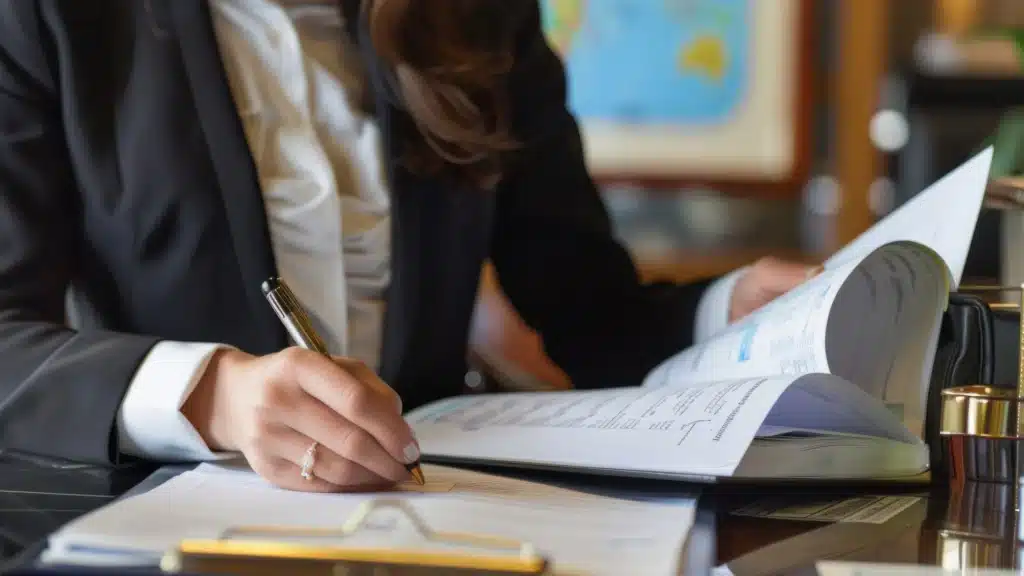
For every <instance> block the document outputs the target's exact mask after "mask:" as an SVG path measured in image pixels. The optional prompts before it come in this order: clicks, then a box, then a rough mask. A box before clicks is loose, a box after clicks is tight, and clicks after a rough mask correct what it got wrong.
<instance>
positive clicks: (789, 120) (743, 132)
mask: <svg viewBox="0 0 1024 576" xmlns="http://www.w3.org/2000/svg"><path fill="white" fill-rule="evenodd" d="M572 1H573V0H570V2H572ZM608 1H609V0H589V2H591V7H589V8H587V9H588V10H593V9H594V8H593V5H594V4H597V3H606V2H608ZM613 1H614V0H613ZM619 1H621V0H619ZM638 1H642V0H638ZM734 1H735V2H736V4H738V5H744V7H743V10H744V11H745V17H744V21H743V24H742V26H743V28H744V29H745V31H746V32H748V33H749V37H748V39H747V40H746V41H745V43H744V44H743V45H744V47H745V49H746V54H745V55H744V57H741V58H740V59H739V60H738V63H736V64H733V65H734V66H737V67H739V68H740V70H741V71H740V72H739V74H741V75H744V74H745V78H741V79H740V80H738V82H742V87H741V88H740V89H741V90H742V94H741V95H740V97H737V96H736V95H735V94H734V95H733V98H734V103H733V104H732V105H731V107H729V106H726V107H725V108H723V110H724V109H727V110H728V112H727V113H726V114H725V116H720V117H719V119H717V120H713V121H707V122H704V123H699V124H688V123H679V124H672V123H667V122H664V121H662V120H655V119H653V118H654V117H653V116H651V119H649V120H644V121H640V122H629V123H627V122H622V121H614V120H613V121H599V120H596V119H595V118H593V117H588V116H587V115H586V113H585V110H584V109H583V106H582V105H580V106H576V104H577V103H579V102H580V101H581V100H580V98H585V96H584V97H580V96H579V95H578V94H577V96H576V97H574V90H575V91H582V90H583V89H584V87H590V89H591V90H593V86H594V85H595V84H594V83H593V82H591V83H589V84H587V83H585V82H584V81H583V80H580V77H585V76H587V75H589V80H593V79H594V78H598V77H597V76H594V75H595V74H599V73H600V72H599V71H597V69H598V68H599V66H597V65H596V64H595V62H600V60H599V59H598V58H597V57H596V56H592V57H591V62H586V61H585V63H582V64H580V63H577V60H582V58H579V57H577V56H576V55H575V54H572V53H569V54H567V51H568V50H573V49H578V48H579V47H580V46H582V45H583V44H582V43H583V42H586V41H587V40H586V37H585V36H584V35H586V34H588V31H587V30H588V28H587V23H586V22H585V21H584V22H583V24H582V25H578V28H576V29H575V30H574V32H575V34H577V35H579V36H580V38H579V39H577V40H575V42H578V43H579V44H577V45H576V47H575V48H573V47H568V48H567V47H566V43H567V40H566V37H565V36H564V35H563V36H562V37H558V36H556V35H555V34H554V33H552V32H551V30H552V27H551V26H550V24H551V22H550V18H557V17H558V14H554V15H552V14H551V12H553V9H552V8H551V7H552V6H554V4H555V3H556V2H558V0H549V1H548V3H547V4H548V15H547V16H548V18H549V22H548V24H549V28H548V29H549V37H550V38H551V39H552V43H553V45H554V46H555V47H556V48H559V49H560V52H561V53H562V54H563V61H564V62H565V64H566V74H567V77H568V81H569V102H570V109H572V111H573V112H574V113H575V114H576V116H577V119H578V120H579V123H580V128H581V132H582V135H583V140H584V147H585V150H586V157H587V163H588V166H589V169H590V171H591V174H593V176H594V178H595V179H596V180H597V181H598V182H599V183H600V184H602V185H608V186H615V185H625V186H638V187H642V188H645V189H649V190H650V189H654V190H658V189H662V190H679V189H682V188H694V187H709V188H712V189H715V190H718V191H721V192H726V193H731V194H742V195H753V196H759V197H776V198H778V197H785V198H792V197H796V196H798V195H799V194H800V193H801V189H802V187H803V184H804V182H805V181H806V179H807V177H808V173H809V170H810V164H811V158H812V151H811V145H812V144H811V124H812V118H813V114H814V111H813V108H812V107H813V97H812V92H813V90H812V87H813V78H812V75H813V57H814V50H815V48H814V46H815V45H814V38H813V28H814V26H813V1H812V0H772V1H771V2H763V1H759V0H734ZM711 4H712V5H714V3H711ZM652 5H660V6H664V4H663V3H661V2H657V3H654V2H652ZM576 6H577V7H579V6H583V4H581V3H577V4H576ZM605 6H608V5H607V4H605ZM627 25H628V24H627ZM691 34H693V35H696V32H691ZM741 34H742V32H741ZM734 39H735V37H734ZM724 42H725V41H724V40H722V43H721V44H720V46H718V48H726V49H727V46H726V44H725V43H724ZM704 49H705V52H704V54H705V56H704V58H711V59H712V61H713V59H714V58H715V57H716V54H715V50H711V54H710V56H708V55H707V54H708V52H707V49H708V47H707V46H704ZM716 49H717V48H716ZM682 50H683V48H682V47H681V48H680V51H681V52H680V54H679V55H676V56H675V57H676V58H678V59H679V62H680V63H679V65H680V66H683V65H685V61H684V59H687V58H690V59H691V61H690V63H691V64H693V63H696V64H698V65H699V64H700V59H701V55H700V49H697V48H695V49H694V50H693V51H692V52H691V54H690V55H686V54H685V53H683V52H682ZM722 54H725V52H721V51H720V52H718V54H717V56H718V57H720V58H721V56H722ZM607 61H608V60H607V58H606V59H605V62H607ZM639 65H640V64H638V66H639ZM709 66H710V65H709ZM743 71H745V72H743ZM698 72H700V70H699V69H698ZM706 72H708V73H707V77H708V79H709V81H711V80H715V79H717V80H719V81H721V80H722V76H721V74H720V75H719V76H718V77H717V78H716V77H714V76H713V75H712V72H711V71H706ZM719 72H720V73H721V71H719ZM648 79H650V77H648ZM733 81H734V85H735V82H737V80H736V79H733ZM600 82H602V83H604V82H614V83H624V84H626V85H627V87H620V88H615V86H612V85H606V86H608V89H609V91H612V92H614V91H615V90H619V92H620V93H622V92H626V93H627V94H628V93H629V90H630V88H629V87H628V84H629V79H628V78H613V79H611V80H609V81H606V80H604V79H601V80H600ZM710 90H711V89H709V91H710ZM591 93H592V92H591ZM633 94H634V97H637V98H639V97H640V96H636V95H637V94H638V93H637V92H634V93H633ZM614 98H615V96H610V97H609V99H614ZM628 98H629V96H624V97H622V98H621V100H620V101H618V102H619V105H622V106H625V105H627V104H628V102H629V99H628ZM695 98H697V97H696V96H695ZM697 102H701V101H700V100H697ZM659 105H665V103H664V102H661V104H659ZM713 105H715V104H714V103H712V102H710V97H708V96H707V95H705V97H704V101H703V102H702V103H700V104H699V106H701V107H703V108H705V109H709V106H713ZM611 106H613V105H612V104H609V107H611ZM653 107H654V105H652V108H653ZM695 107H696V106H695ZM719 112H720V113H721V110H720V111H719Z"/></svg>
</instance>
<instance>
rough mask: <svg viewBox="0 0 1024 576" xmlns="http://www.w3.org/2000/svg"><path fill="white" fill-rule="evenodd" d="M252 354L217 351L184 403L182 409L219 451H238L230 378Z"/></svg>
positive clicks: (229, 349)
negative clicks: (231, 408)
mask: <svg viewBox="0 0 1024 576" xmlns="http://www.w3.org/2000/svg"><path fill="white" fill-rule="evenodd" d="M251 358H252V356H251V355H250V354H246V353H245V352H242V351H240V350H235V349H231V348H227V349H220V350H217V351H215V352H214V353H213V355H212V356H211V357H210V361H209V362H208V363H207V365H206V370H205V371H204V372H203V374H202V376H201V377H200V378H199V381H198V382H197V383H196V387H195V389H193V390H192V393H191V394H190V395H189V397H188V399H187V400H186V401H185V403H184V404H183V405H182V407H181V413H182V414H183V415H184V416H185V418H187V419H188V421H189V422H190V423H191V424H192V426H193V427H195V429H196V431H197V432H198V433H199V435H200V436H201V437H202V438H203V441H204V442H205V443H206V445H207V446H208V447H209V448H210V450H213V451H215V452H234V451H237V450H238V442H237V441H236V439H235V434H234V431H235V429H236V426H234V425H233V423H232V421H233V420H234V419H233V418H232V416H231V411H230V400H229V398H228V394H229V392H230V384H229V383H230V382H231V381H232V380H234V379H235V378H233V375H234V374H237V373H238V371H239V369H240V368H241V367H242V366H243V365H244V364H245V363H246V362H247V361H248V360H250V359H251Z"/></svg>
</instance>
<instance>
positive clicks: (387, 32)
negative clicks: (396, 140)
mask: <svg viewBox="0 0 1024 576" xmlns="http://www.w3.org/2000/svg"><path fill="white" fill-rule="evenodd" d="M524 3H525V2H524V0H369V4H368V5H365V4H364V7H365V8H366V9H368V10H369V14H368V18H369V25H370V28H369V30H370V38H371V41H372V43H373V47H374V49H375V51H376V52H377V54H378V56H379V57H380V58H381V59H382V60H383V61H384V63H385V64H386V65H387V66H388V67H389V68H390V70H391V73H392V74H393V80H394V85H395V91H396V92H397V94H396V95H397V96H398V97H399V98H400V100H401V102H402V105H403V107H404V109H405V111H406V112H407V113H408V115H409V117H410V118H411V120H412V122H413V123H414V124H415V126H416V130H415V131H414V137H413V138H412V140H411V141H408V142H404V143H403V146H404V148H403V158H402V160H403V162H404V163H405V165H406V166H407V167H408V168H409V169H411V170H413V171H414V172H416V173H419V174H423V175H447V176H452V177H454V178H455V179H457V180H458V181H459V182H461V183H465V184H469V185H472V186H475V187H478V188H485V189H489V188H493V187H494V185H495V184H496V183H497V182H498V181H499V180H500V179H501V176H502V171H503V164H504V157H505V156H506V154H507V153H508V152H510V151H511V150H513V149H514V148H515V147H516V146H517V143H516V141H515V139H514V138H513V137H512V135H511V134H510V132H509V128H508V114H509V110H508V105H507V103H506V102H505V97H506V90H507V78H508V75H509V73H510V71H511V68H512V63H513V62H512V61H513V43H514V35H515V31H516V29H517V21H516V18H512V17H510V16H511V14H512V12H510V10H509V7H510V6H513V5H520V4H524ZM516 7H517V8H518V7H519V6H516ZM518 12H522V11H521V10H519V11H518Z"/></svg>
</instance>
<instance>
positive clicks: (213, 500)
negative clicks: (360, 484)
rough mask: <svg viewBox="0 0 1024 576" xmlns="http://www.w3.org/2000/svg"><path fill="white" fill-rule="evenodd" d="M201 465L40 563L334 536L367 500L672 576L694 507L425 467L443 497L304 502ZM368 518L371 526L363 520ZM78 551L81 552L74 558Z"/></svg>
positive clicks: (580, 562)
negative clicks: (282, 532) (183, 543)
mask: <svg viewBox="0 0 1024 576" xmlns="http://www.w3.org/2000/svg"><path fill="white" fill-rule="evenodd" d="M211 466H212V465H204V466H201V467H200V468H198V469H197V470H195V471H192V472H188V473H186V474H183V475H181V476H178V477H176V478H174V479H172V480H170V481H168V482H167V483H165V484H164V485H162V486H160V487H158V488H156V489H154V490H152V491H150V492H147V493H145V494H142V495H139V496H135V497H133V498H129V499H127V500H124V501H122V502H119V503H116V504H113V505H111V506H108V507H105V508H103V509H100V510H98V511H96V512H93V513H90V514H88V515H86V516H84V517H82V518H80V519H78V520H76V521H73V522H72V523H70V524H69V525H68V526H67V527H65V528H64V529H62V530H60V531H59V532H57V533H56V534H55V535H54V536H52V537H51V539H50V549H49V550H48V551H47V553H46V554H45V555H44V560H45V561H48V562H68V561H70V562H77V561H78V559H81V558H95V554H93V555H92V556H91V557H89V556H88V553H89V552H90V551H95V550H100V551H107V552H109V551H119V552H124V551H127V552H132V551H135V552H138V553H148V554H152V555H153V557H154V558H155V557H158V555H159V554H161V553H162V552H164V551H166V550H169V549H171V548H172V547H174V546H175V545H176V544H177V543H178V542H179V541H180V540H182V539H183V538H215V537H219V536H220V535H221V534H222V533H223V532H224V531H225V530H226V529H228V528H230V527H233V526H239V525H249V526H251V525H261V526H267V525H271V526H292V527H296V526H298V527H315V528H337V527H339V526H340V525H341V524H342V522H344V520H345V519H346V518H348V516H349V515H350V514H352V512H353V511H355V510H356V509H357V507H358V506H359V505H360V504H362V503H364V502H366V501H367V500H369V499H373V498H378V497H381V496H387V497H388V498H400V499H403V500H405V501H406V502H407V503H409V504H410V505H411V506H412V507H413V508H414V509H415V510H416V512H417V513H418V514H420V515H421V516H422V518H423V519H424V520H425V522H426V523H427V524H428V525H430V526H431V528H433V529H435V530H442V531H455V532H470V533H479V534H487V535H493V536H501V537H505V538H512V539H515V540H519V541H525V542H529V543H530V544H532V545H534V546H535V547H536V549H537V550H538V551H539V552H540V553H542V554H545V555H546V556H548V557H549V559H551V560H552V561H553V562H554V564H555V566H556V570H557V569H558V567H559V566H561V567H563V569H565V568H569V569H572V570H577V571H582V572H585V573H588V574H593V575H599V574H609V575H616V576H618V575H621V574H630V573H633V574H651V575H659V574H666V575H667V574H674V573H675V571H676V568H677V565H678V562H679V558H680V555H681V551H682V547H683V544H684V541H685V537H686V534H687V533H688V531H689V528H690V527H691V526H692V524H693V521H694V510H695V506H694V504H695V500H691V499H680V500H679V501H677V502H675V503H673V504H672V505H668V504H664V503H648V502H636V501H627V500H619V499H614V498H607V497H601V496H594V495H589V494H585V493H582V492H576V491H572V490H565V489H561V488H555V487H550V486H546V485H542V484H537V483H532V482H525V481H518V480H510V479H505V478H500V477H497V476H491V475H486V474H480V473H475V472H468V471H460V470H457V469H452V468H443V467H438V466H427V467H425V470H424V472H425V474H426V476H427V478H428V479H430V481H431V482H444V483H451V484H454V488H452V489H451V490H450V491H448V492H440V493H423V494H416V493H407V492H403V493H398V492H389V493H387V494H386V495H384V494H369V495H366V494H359V495H356V494H311V493H302V492H289V491H285V490H280V489H276V488H274V487H272V486H270V485H269V484H267V483H266V482H264V481H263V480H262V479H260V478H259V477H258V476H255V475H254V474H252V473H251V472H244V471H243V472H238V471H232V470H229V469H226V468H217V467H211ZM375 518H376V517H375ZM382 522H383V523H384V524H386V525H387V529H386V530H382V531H379V532H378V531H375V530H371V531H369V532H367V533H365V534H363V535H361V536H359V538H358V539H353V540H351V541H347V542H349V543H350V545H361V546H366V545H379V546H387V547H394V546H395V545H417V544H422V539H421V538H419V536H418V535H415V534H413V533H412V531H410V530H404V529H402V526H401V523H399V522H392V518H391V517H389V518H388V519H387V520H386V521H381V520H378V519H375V520H374V525H375V526H378V527H380V525H381V523H382ZM83 551H84V552H85V553H86V555H78V556H77V557H76V553H78V552H83Z"/></svg>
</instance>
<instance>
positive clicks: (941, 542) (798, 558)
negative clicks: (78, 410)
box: [0, 457, 1016, 576]
mask: <svg viewBox="0 0 1024 576" xmlns="http://www.w3.org/2000/svg"><path fill="white" fill-rule="evenodd" d="M152 471H153V470H152V469H147V468H130V469H126V470H119V471H112V470H106V469H96V468H88V467H76V466H72V467H63V468H53V467H48V466H40V465H39V464H38V463H34V462H31V461H27V460H24V459H11V458H3V457H0V572H3V571H4V568H9V567H11V566H13V565H14V564H15V563H21V562H24V561H25V559H26V558H27V557H31V556H32V555H34V554H35V553H38V551H39V550H40V549H41V548H40V547H41V544H42V543H43V542H44V541H45V539H46V536H47V535H48V534H49V533H51V532H53V531H54V530H56V529H57V528H59V527H60V526H61V525H63V524H64V523H66V522H68V521H70V520H72V519H73V518H75V517H77V516H79V515H81V514H84V513H86V512H88V511H90V510H92V509H95V508H97V507H99V506H102V505H104V504H106V503H108V502H110V501H112V500H113V499H114V498H116V497H117V496H119V495H121V494H123V493H125V492H126V491H128V490H130V489H131V488H132V487H134V486H136V485H137V484H138V483H139V482H141V481H142V480H144V479H145V478H146V477H148V476H149V475H150V473H151V472H152ZM694 489H695V488H693V487H687V488H685V491H690V492H692V491H693V490H694ZM652 490H654V491H655V492H659V491H660V492H663V493H664V492H666V491H667V492H677V493H678V491H679V489H678V488H673V487H672V485H669V484H666V483H659V484H656V485H652ZM865 494H875V495H877V494H890V495H899V496H908V497H914V498H917V500H916V501H915V503H914V504H913V505H911V506H910V507H909V508H906V509H905V510H903V511H902V512H900V513H899V514H897V515H896V516H894V517H893V518H891V519H890V520H888V521H886V522H885V523H883V524H867V523H842V522H840V523H824V522H806V521H794V520H779V519H770V518H752V517H745V516H739V515H736V514H735V512H736V511H737V510H739V509H740V508H743V507H745V506H748V505H750V504H751V503H754V502H763V501H764V500H765V499H767V498H770V499H773V500H779V499H784V500H785V501H786V502H788V503H791V504H798V505H812V504H815V503H818V502H821V501H823V500H828V501H831V500H841V499H845V498H849V497H856V496H863V495H865ZM700 498H701V510H702V513H701V514H700V515H699V516H698V518H699V523H700V526H698V528H699V529H700V530H699V531H701V532H704V533H705V534H708V535H709V536H710V535H712V534H713V536H712V537H708V538H704V539H703V540H702V541H703V542H705V543H704V544H700V546H703V547H705V548H707V549H706V550H703V549H702V550H698V551H696V554H697V555H698V556H700V555H706V556H708V557H709V558H713V559H714V561H713V562H714V564H716V565H717V564H727V565H728V568H729V570H730V571H731V572H732V573H733V574H735V575H736V576H752V575H755V574H756V575H761V574H814V564H815V561H817V560H823V559H836V560H849V561H862V562H893V563H921V564H929V565H934V566H943V567H946V568H970V567H998V568H1013V567H1014V565H1015V556H1016V538H1015V534H1016V527H1015V524H1014V517H1015V515H1014V514H1013V510H1014V508H1013V498H1012V487H1009V486H999V485H978V486H969V487H967V488H966V489H965V490H964V491H962V492H957V493H955V494H952V495H950V494H948V493H946V492H945V491H935V492H934V493H929V492H921V491H913V490H909V489H899V490H884V491H880V490H877V489H876V490H871V491H869V492H864V491H860V490H855V489H852V488H845V489H844V488H828V489H821V488H818V489H815V490H808V489H775V490H764V489H755V488H716V489H712V490H704V493H703V495H702V496H701V497H700ZM695 532H696V531H695ZM5 563H6V565H5Z"/></svg>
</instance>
